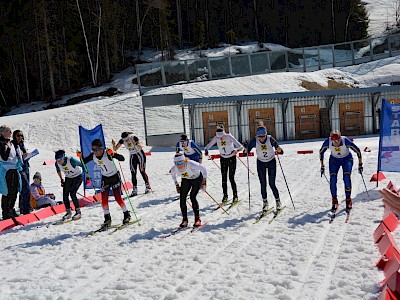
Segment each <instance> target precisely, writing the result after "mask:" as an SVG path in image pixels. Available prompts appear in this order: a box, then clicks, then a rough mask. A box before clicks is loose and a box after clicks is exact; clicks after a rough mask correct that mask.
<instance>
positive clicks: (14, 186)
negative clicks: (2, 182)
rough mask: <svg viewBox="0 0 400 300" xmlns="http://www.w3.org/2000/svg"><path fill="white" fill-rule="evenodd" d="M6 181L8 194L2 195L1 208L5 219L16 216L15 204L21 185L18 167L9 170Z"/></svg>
mask: <svg viewBox="0 0 400 300" xmlns="http://www.w3.org/2000/svg"><path fill="white" fill-rule="evenodd" d="M6 182H7V189H8V194H7V195H3V196H2V197H1V210H2V214H3V219H4V220H6V219H10V218H11V217H14V216H16V212H15V209H14V206H15V202H16V201H17V194H18V186H19V179H18V171H17V170H16V169H11V170H8V171H7V173H6Z"/></svg>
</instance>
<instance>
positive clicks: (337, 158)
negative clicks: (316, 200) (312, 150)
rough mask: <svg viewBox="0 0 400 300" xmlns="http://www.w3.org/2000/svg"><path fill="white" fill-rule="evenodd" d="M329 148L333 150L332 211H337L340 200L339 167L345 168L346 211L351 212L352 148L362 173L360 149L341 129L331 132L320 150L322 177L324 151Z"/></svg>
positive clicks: (331, 170) (323, 171) (330, 158)
mask: <svg viewBox="0 0 400 300" xmlns="http://www.w3.org/2000/svg"><path fill="white" fill-rule="evenodd" d="M327 149H330V150H331V156H330V157H329V174H330V189H331V194H332V209H331V210H332V212H334V211H336V210H337V208H338V206H339V202H338V199H337V187H336V183H337V174H338V172H339V168H340V167H342V169H343V181H344V190H345V194H346V212H347V213H349V212H350V210H351V209H352V202H351V170H352V168H353V156H352V154H351V153H350V150H349V149H351V150H353V151H354V152H355V153H356V154H357V157H358V172H359V173H360V174H362V171H363V163H362V157H361V151H360V149H359V148H358V147H357V146H356V145H355V144H354V143H353V142H352V141H350V140H349V139H348V138H347V137H345V136H341V134H340V131H339V130H334V131H332V132H331V134H330V137H329V138H327V139H326V140H325V141H324V143H323V144H322V147H321V149H320V151H319V158H320V162H321V177H322V175H324V173H325V166H324V153H325V151H326V150H327Z"/></svg>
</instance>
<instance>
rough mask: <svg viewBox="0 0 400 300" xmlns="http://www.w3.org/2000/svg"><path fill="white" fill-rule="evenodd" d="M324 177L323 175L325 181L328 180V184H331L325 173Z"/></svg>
mask: <svg viewBox="0 0 400 300" xmlns="http://www.w3.org/2000/svg"><path fill="white" fill-rule="evenodd" d="M324 177H325V179H326V181H328V184H331V182H330V181H329V179H328V177H326V175H325V173H324Z"/></svg>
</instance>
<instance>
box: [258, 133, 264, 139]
mask: <svg viewBox="0 0 400 300" xmlns="http://www.w3.org/2000/svg"><path fill="white" fill-rule="evenodd" d="M257 137H258V138H260V139H263V138H265V137H266V135H265V134H261V135H257Z"/></svg>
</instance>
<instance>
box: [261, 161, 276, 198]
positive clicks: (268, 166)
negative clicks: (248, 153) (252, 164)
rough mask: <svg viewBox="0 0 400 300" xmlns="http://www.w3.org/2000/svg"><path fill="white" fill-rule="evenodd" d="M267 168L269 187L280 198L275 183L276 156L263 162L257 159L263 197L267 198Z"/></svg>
mask: <svg viewBox="0 0 400 300" xmlns="http://www.w3.org/2000/svg"><path fill="white" fill-rule="evenodd" d="M267 170H268V182H269V187H270V188H271V190H272V193H273V194H274V197H275V199H279V192H278V189H277V188H276V185H275V180H276V159H275V158H274V159H272V160H270V161H268V162H263V161H260V160H258V159H257V173H258V179H259V180H260V185H261V196H262V198H263V199H267Z"/></svg>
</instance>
